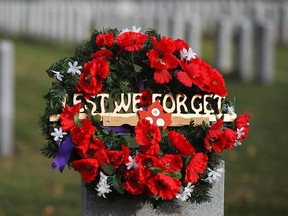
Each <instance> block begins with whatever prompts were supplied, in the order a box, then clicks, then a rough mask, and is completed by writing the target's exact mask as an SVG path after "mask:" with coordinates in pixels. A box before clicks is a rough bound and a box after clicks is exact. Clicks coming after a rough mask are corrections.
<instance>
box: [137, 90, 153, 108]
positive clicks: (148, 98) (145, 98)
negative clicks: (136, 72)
mask: <svg viewBox="0 0 288 216" xmlns="http://www.w3.org/2000/svg"><path fill="white" fill-rule="evenodd" d="M139 93H140V94H141V96H140V102H139V105H140V106H141V107H143V106H144V107H145V106H149V105H150V104H152V93H151V92H150V91H148V90H142V91H140V92H139Z"/></svg>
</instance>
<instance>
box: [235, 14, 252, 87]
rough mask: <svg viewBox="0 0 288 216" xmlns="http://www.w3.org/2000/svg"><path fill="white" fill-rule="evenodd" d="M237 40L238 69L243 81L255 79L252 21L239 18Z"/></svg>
mask: <svg viewBox="0 0 288 216" xmlns="http://www.w3.org/2000/svg"><path fill="white" fill-rule="evenodd" d="M239 21H240V22H239V26H238V29H237V30H238V31H237V37H236V38H237V40H236V71H237V72H238V75H239V78H240V79H241V81H243V82H250V81H252V79H253V76H254V74H253V69H252V60H253V58H252V57H253V55H252V53H253V26H252V22H251V21H250V20H249V19H247V18H244V17H242V18H241V19H239Z"/></svg>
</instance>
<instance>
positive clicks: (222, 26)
mask: <svg viewBox="0 0 288 216" xmlns="http://www.w3.org/2000/svg"><path fill="white" fill-rule="evenodd" d="M232 39H233V23H232V22H231V19H230V17H229V16H223V17H221V18H220V19H219V20H218V22H217V27H216V49H215V58H216V67H217V69H218V70H220V71H221V73H224V74H225V73H228V72H230V71H231V69H232Z"/></svg>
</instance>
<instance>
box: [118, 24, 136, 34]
mask: <svg viewBox="0 0 288 216" xmlns="http://www.w3.org/2000/svg"><path fill="white" fill-rule="evenodd" d="M140 31H141V27H138V28H137V27H136V26H133V27H132V29H128V28H125V29H123V30H122V31H121V32H120V34H119V35H121V34H123V33H126V32H136V33H141V32H140Z"/></svg>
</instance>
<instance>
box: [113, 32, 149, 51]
mask: <svg viewBox="0 0 288 216" xmlns="http://www.w3.org/2000/svg"><path fill="white" fill-rule="evenodd" d="M147 38H148V35H146V34H142V33H139V32H125V33H123V34H120V35H118V36H117V37H116V41H117V44H118V45H119V46H120V47H122V48H124V49H125V50H126V51H130V52H131V51H137V50H140V49H142V48H143V47H144V45H143V44H144V42H145V41H146V40H147Z"/></svg>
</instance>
